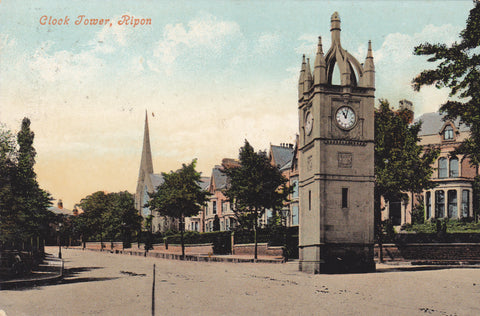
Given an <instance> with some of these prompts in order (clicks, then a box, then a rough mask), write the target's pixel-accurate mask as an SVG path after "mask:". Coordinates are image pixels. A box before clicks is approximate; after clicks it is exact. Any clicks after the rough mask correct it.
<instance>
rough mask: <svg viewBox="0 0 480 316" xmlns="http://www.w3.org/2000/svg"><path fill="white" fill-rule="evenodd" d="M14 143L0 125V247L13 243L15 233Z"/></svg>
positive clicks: (10, 135)
mask: <svg viewBox="0 0 480 316" xmlns="http://www.w3.org/2000/svg"><path fill="white" fill-rule="evenodd" d="M15 147H16V143H15V138H14V136H13V134H12V133H11V131H9V130H8V129H6V128H5V127H4V126H1V125H0V246H1V245H2V244H6V243H9V242H13V241H14V239H15V238H16V233H17V228H16V227H17V224H18V220H17V215H18V214H17V213H16V212H14V208H13V207H14V206H15V205H17V201H16V198H15V194H14V189H13V187H12V184H13V179H14V177H15V172H16V151H15Z"/></svg>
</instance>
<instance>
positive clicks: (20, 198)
mask: <svg viewBox="0 0 480 316" xmlns="http://www.w3.org/2000/svg"><path fill="white" fill-rule="evenodd" d="M34 137H35V134H34V133H33V131H31V130H30V120H29V119H28V118H24V119H23V120H22V125H21V129H20V131H19V132H18V134H17V139H16V141H15V139H14V137H13V134H12V133H11V132H10V131H8V130H5V129H4V128H2V129H1V131H0V240H1V241H2V242H3V243H4V244H5V243H8V244H10V245H11V246H14V247H16V245H18V244H19V243H20V242H21V243H22V244H30V245H31V246H33V243H34V242H36V241H37V240H39V239H40V238H41V237H42V239H44V238H45V236H46V234H47V231H48V223H49V221H51V220H52V218H53V213H51V212H50V211H48V207H49V206H50V205H51V202H50V200H51V199H50V195H49V193H47V192H46V191H44V190H42V189H41V188H40V187H39V185H38V182H37V179H36V174H35V171H34V169H33V167H34V165H35V156H36V152H35V148H34V147H33V140H34ZM38 246H39V245H38V243H37V248H38Z"/></svg>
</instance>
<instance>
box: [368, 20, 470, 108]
mask: <svg viewBox="0 0 480 316" xmlns="http://www.w3.org/2000/svg"><path fill="white" fill-rule="evenodd" d="M460 30H461V29H460V27H454V26H452V25H450V24H446V25H442V26H434V25H427V26H425V27H424V28H423V29H422V30H421V32H419V33H415V34H413V35H407V34H402V33H392V34H388V35H387V36H386V37H385V41H384V42H383V43H382V46H381V47H380V49H378V50H375V51H374V52H373V56H374V61H375V70H376V82H377V92H376V96H377V97H378V98H388V99H389V100H390V103H391V104H395V103H396V102H397V101H398V100H401V99H404V98H407V99H409V100H411V101H413V102H414V104H415V111H416V113H417V115H420V114H422V113H425V112H430V111H435V110H437V109H438V106H439V105H440V104H441V103H443V102H445V101H446V96H447V95H448V92H447V91H446V90H438V89H434V88H427V87H425V88H422V90H421V91H420V92H419V93H417V92H414V91H413V89H412V87H411V81H412V79H413V78H414V77H415V76H416V75H418V74H419V73H420V72H421V71H423V70H424V69H433V68H434V67H435V64H433V63H429V62H427V61H426V59H427V58H426V57H423V56H415V55H413V49H414V47H415V46H417V45H419V44H421V43H425V42H429V43H445V44H447V45H450V44H452V43H453V42H454V41H455V40H456V39H457V38H458V35H457V34H459V32H460ZM362 50H363V49H359V51H362Z"/></svg>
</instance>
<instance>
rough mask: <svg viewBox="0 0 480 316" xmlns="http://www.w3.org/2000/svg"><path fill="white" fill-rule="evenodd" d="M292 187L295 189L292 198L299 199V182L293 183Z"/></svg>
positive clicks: (294, 181)
mask: <svg viewBox="0 0 480 316" xmlns="http://www.w3.org/2000/svg"><path fill="white" fill-rule="evenodd" d="M292 187H293V193H292V197H294V198H298V180H293V181H292Z"/></svg>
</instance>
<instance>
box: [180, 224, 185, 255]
mask: <svg viewBox="0 0 480 316" xmlns="http://www.w3.org/2000/svg"><path fill="white" fill-rule="evenodd" d="M183 221H184V219H183V215H182V216H181V217H180V238H181V241H182V260H185V241H184V240H183V231H184V229H185V227H184V225H183Z"/></svg>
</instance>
